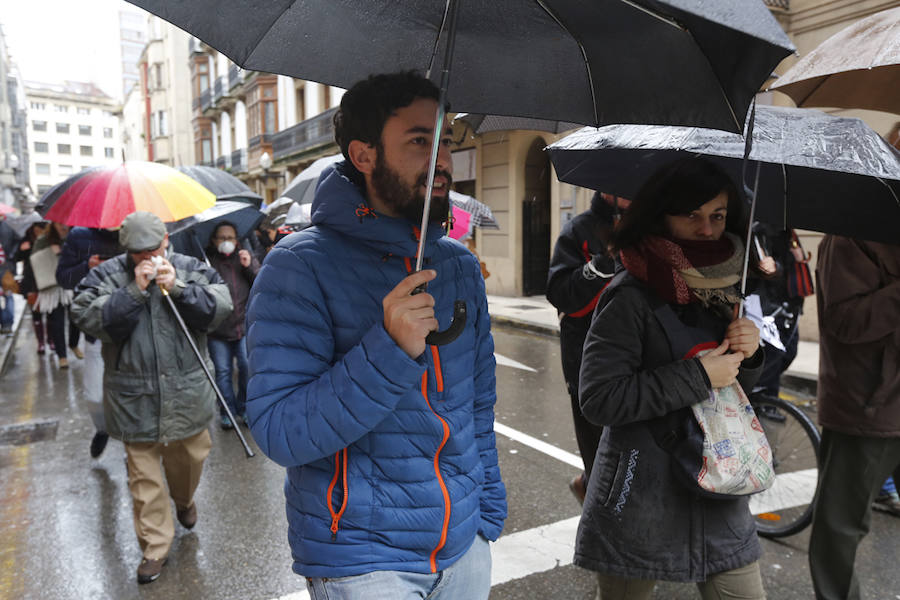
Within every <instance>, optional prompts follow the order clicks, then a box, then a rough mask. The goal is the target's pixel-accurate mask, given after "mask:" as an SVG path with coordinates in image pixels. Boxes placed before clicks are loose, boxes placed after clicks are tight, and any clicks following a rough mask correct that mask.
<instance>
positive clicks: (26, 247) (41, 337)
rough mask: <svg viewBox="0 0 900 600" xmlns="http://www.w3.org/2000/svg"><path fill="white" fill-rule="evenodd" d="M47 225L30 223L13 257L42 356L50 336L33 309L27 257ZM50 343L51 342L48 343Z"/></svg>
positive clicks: (34, 297) (34, 286)
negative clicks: (19, 274)
mask: <svg viewBox="0 0 900 600" xmlns="http://www.w3.org/2000/svg"><path fill="white" fill-rule="evenodd" d="M47 226H48V223H47V221H38V222H37V223H32V224H31V225H30V226H29V227H28V229H27V230H25V235H24V236H23V237H22V241H21V242H19V246H18V248H16V253H15V254H14V255H13V259H12V260H13V262H14V263H19V262H21V263H22V281H21V282H20V283H19V291H20V292H21V293H22V295H23V296H25V298H26V300H27V301H28V306H29V308H30V309H31V322H32V324H33V325H34V336H35V338H36V339H37V353H38V354H43V353H44V352H45V350H44V343H45V341H46V342H50V334H49V333H48V332H46V331H45V329H44V315H43V314H42V313H41V311H39V310H38V309H37V308H35V302H36V301H37V293H38V289H37V284H36V283H35V281H34V270H33V269H32V268H31V261H30V260H29V257H30V256H31V251H32V250H33V249H34V242H35V241H36V240H37V239H38V238H39V237H40V236H42V235H44V233H45V232H46V231H47ZM50 343H52V342H50Z"/></svg>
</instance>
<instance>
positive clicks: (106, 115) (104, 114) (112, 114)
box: [103, 110, 116, 117]
mask: <svg viewBox="0 0 900 600" xmlns="http://www.w3.org/2000/svg"><path fill="white" fill-rule="evenodd" d="M103 116H104V117H114V116H116V113H114V112H113V111H111V110H104V111H103Z"/></svg>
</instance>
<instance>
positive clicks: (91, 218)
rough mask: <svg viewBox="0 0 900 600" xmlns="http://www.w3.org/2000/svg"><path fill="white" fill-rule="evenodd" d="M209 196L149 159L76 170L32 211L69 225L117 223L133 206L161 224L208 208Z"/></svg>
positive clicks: (189, 180)
mask: <svg viewBox="0 0 900 600" xmlns="http://www.w3.org/2000/svg"><path fill="white" fill-rule="evenodd" d="M215 202H216V197H215V195H214V194H213V193H212V192H210V191H209V190H207V189H206V188H205V187H203V186H202V185H200V184H199V183H198V182H197V181H195V180H194V179H192V178H190V177H188V176H187V175H185V174H184V173H181V172H180V171H177V170H176V169H173V168H172V167H168V166H166V165H162V164H159V163H154V162H145V161H130V162H126V163H123V164H121V165H119V166H117V167H107V168H104V167H97V168H94V169H88V170H86V171H82V172H81V173H78V174H76V175H73V176H72V177H69V178H68V179H66V180H65V181H63V182H62V183H60V184H58V185H56V186H55V187H53V188H51V189H50V190H49V191H48V192H47V193H46V194H44V196H43V197H42V198H41V201H40V202H39V203H38V206H37V210H38V212H39V213H41V214H42V215H43V216H44V218H45V219H47V220H48V221H55V222H58V223H65V224H66V225H69V226H72V227H104V228H110V227H118V226H119V225H121V223H122V219H124V218H125V217H126V216H128V215H130V214H131V213H133V212H135V211H139V210H145V211H148V212H152V213H153V214H155V215H156V216H158V217H159V218H160V219H162V220H163V221H165V222H171V221H178V220H180V219H184V218H185V217H190V216H191V215H195V214H197V213H199V212H201V211H203V210H206V209H207V208H210V207H211V206H213V205H214V204H215Z"/></svg>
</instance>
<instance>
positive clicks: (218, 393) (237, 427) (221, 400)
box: [159, 287, 253, 458]
mask: <svg viewBox="0 0 900 600" xmlns="http://www.w3.org/2000/svg"><path fill="white" fill-rule="evenodd" d="M159 291H160V292H162V295H163V297H164V298H165V299H166V301H167V302H168V303H169V308H171V309H172V314H174V315H175V319H176V320H177V321H178V324H179V325H180V326H181V331H182V333H184V336H185V337H186V338H187V340H188V344H190V345H191V350H193V351H194V355H195V356H196V357H197V362H199V363H200V366H201V367H202V368H203V372H204V373H206V378H207V379H209V383H210V385H212V387H213V390H214V391H215V392H216V398H218V399H219V404H221V405H222V408H224V409H225V414H227V415H228V418H229V419H230V420H231V422H232V423H234V432H235V433H236V434H237V436H238V439H239V440H241V445H242V446H243V447H244V453H245V454H246V455H247V458H252V457H253V450H251V449H250V445H249V444H248V443H247V440H246V439H244V434H243V433H241V426H240V425H239V424H238V422H237V421H236V420H235V419H234V415H233V414H232V413H231V409H230V408H228V403H227V402H226V401H225V397H224V396H222V391H221V390H220V389H219V386H217V385H216V380H215V378H214V377H213V376H212V373H210V372H209V369H208V368H207V367H206V363H205V362H203V355H202V354H200V349H199V348H197V344H196V343H195V342H194V338H193V336H192V335H191V332H190V330H188V327H187V323H185V322H184V319H183V318H182V317H181V313H180V312H178V308H176V306H175V302H174V301H173V300H172V297H171V296H170V295H169V292H168V291H166V289H165V288H163V287H160V288H159Z"/></svg>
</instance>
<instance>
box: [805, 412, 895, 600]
mask: <svg viewBox="0 0 900 600" xmlns="http://www.w3.org/2000/svg"><path fill="white" fill-rule="evenodd" d="M819 454H820V460H819V485H818V489H817V490H816V500H815V509H814V512H813V526H812V535H811V536H810V539H809V568H810V573H811V575H812V580H813V587H814V589H815V591H816V598H817V599H818V600H851V599H852V600H858V599H859V597H860V591H859V581H857V579H856V574H855V573H854V570H853V564H854V562H855V561H856V548H857V547H858V546H859V543H860V541H862V539H863V537H865V535H866V534H867V533H868V532H869V525H870V523H871V520H872V509H871V506H872V501H873V500H874V499H875V497H876V496H877V495H878V492H879V490H880V489H881V486H882V484H884V480H885V479H887V478H888V476H889V475H891V473H893V475H894V480H895V481H896V480H897V478H898V477H900V438H873V437H861V436H855V435H847V434H843V433H837V432H835V431H830V430H828V429H825V430H823V431H822V445H821V447H820V449H819Z"/></svg>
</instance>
